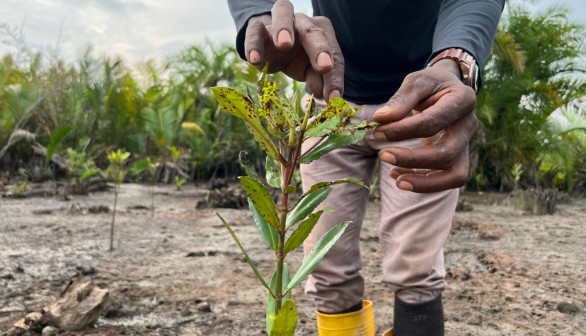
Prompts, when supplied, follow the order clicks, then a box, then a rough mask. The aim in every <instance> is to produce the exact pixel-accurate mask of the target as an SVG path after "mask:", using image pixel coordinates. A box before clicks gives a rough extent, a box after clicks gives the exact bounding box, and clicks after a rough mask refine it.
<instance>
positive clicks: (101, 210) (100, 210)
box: [87, 205, 110, 214]
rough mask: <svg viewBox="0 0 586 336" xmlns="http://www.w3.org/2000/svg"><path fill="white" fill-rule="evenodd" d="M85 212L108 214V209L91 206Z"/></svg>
mask: <svg viewBox="0 0 586 336" xmlns="http://www.w3.org/2000/svg"><path fill="white" fill-rule="evenodd" d="M87 211H88V212H89V213H92V214H100V213H109V212H110V208H109V207H107V206H105V205H92V206H90V207H89V208H88V209H87Z"/></svg>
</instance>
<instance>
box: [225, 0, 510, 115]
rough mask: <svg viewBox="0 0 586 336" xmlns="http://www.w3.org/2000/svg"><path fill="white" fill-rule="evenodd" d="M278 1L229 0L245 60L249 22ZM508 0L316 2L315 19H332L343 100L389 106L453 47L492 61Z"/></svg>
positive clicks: (482, 63)
mask: <svg viewBox="0 0 586 336" xmlns="http://www.w3.org/2000/svg"><path fill="white" fill-rule="evenodd" d="M274 2H275V1H274V0H228V5H229V6H230V11H231V13H232V17H233V18H234V21H235V23H236V29H237V30H238V37H237V39H236V46H237V49H238V52H239V53H240V56H241V57H243V58H244V32H245V30H246V25H247V22H248V19H249V18H250V17H252V16H255V15H260V14H264V13H270V11H271V8H272V7H273V3H274ZM504 2H505V0H410V1H399V0H378V1H372V0H371V1H369V0H335V1H333V0H312V4H313V10H314V15H315V16H326V17H328V18H329V19H330V20H331V22H332V25H333V26H334V30H335V31H336V38H337V39H338V43H339V44H340V47H341V49H342V54H343V55H344V60H345V63H346V69H345V77H344V86H345V88H344V98H345V99H347V100H349V101H352V102H355V103H358V104H377V103H383V102H386V101H387V100H388V99H389V98H390V97H391V96H392V95H393V94H394V92H395V91H396V90H397V89H398V88H399V86H400V85H401V82H402V81H403V79H404V78H405V76H406V75H407V74H409V73H411V72H413V71H417V70H420V69H422V68H423V67H425V65H426V63H427V61H428V60H429V59H430V57H432V56H433V55H435V54H437V53H439V52H441V51H442V50H444V49H447V48H451V47H458V48H462V49H464V50H466V51H468V52H469V53H471V54H472V55H473V56H474V57H475V58H476V60H477V62H478V64H479V65H480V67H481V68H482V67H483V66H484V64H485V63H486V60H487V59H488V56H489V54H490V51H491V49H492V44H493V41H494V36H495V33H496V27H497V25H498V21H499V19H500V15H501V12H502V8H503V6H504Z"/></svg>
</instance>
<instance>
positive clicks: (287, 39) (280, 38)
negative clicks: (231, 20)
mask: <svg viewBox="0 0 586 336" xmlns="http://www.w3.org/2000/svg"><path fill="white" fill-rule="evenodd" d="M245 53H246V57H247V60H248V62H249V63H251V64H252V65H254V66H256V67H257V68H258V69H260V68H262V67H263V66H264V65H265V64H266V63H268V64H269V69H268V71H269V73H274V72H278V71H282V72H283V73H285V74H286V75H287V76H289V77H291V78H293V79H295V80H298V81H307V84H308V87H309V90H310V91H311V92H312V93H314V94H315V95H316V97H323V98H325V99H326V100H328V99H332V98H335V97H341V96H342V95H343V93H344V57H343V56H342V51H341V49H340V46H339V44H338V42H337V40H336V34H335V32H334V28H333V27H332V24H331V22H330V20H329V19H327V18H325V17H309V16H307V15H305V14H302V13H297V14H294V8H293V5H292V4H291V2H290V1H288V0H278V1H276V2H275V4H274V5H273V8H272V11H271V15H261V16H258V17H253V18H251V19H250V20H249V23H248V28H247V30H246V36H245Z"/></svg>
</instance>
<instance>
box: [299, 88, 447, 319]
mask: <svg viewBox="0 0 586 336" xmlns="http://www.w3.org/2000/svg"><path fill="white" fill-rule="evenodd" d="M305 100H307V97H306V98H305ZM321 104H322V105H323V104H324V103H323V101H322V102H321ZM322 107H323V106H322ZM379 107H380V105H365V106H363V107H362V108H361V109H360V110H359V111H358V113H357V115H356V116H355V118H358V119H365V120H368V121H372V115H373V114H374V111H376V110H377V109H378V108H379ZM315 141H317V139H315V140H314V139H310V140H308V141H307V142H306V143H305V144H304V149H308V148H310V146H311V145H312V144H314V143H315ZM389 145H393V146H403V147H409V148H413V147H417V146H420V145H421V141H420V140H419V139H413V140H408V141H401V142H396V143H390V142H379V141H376V140H374V138H373V136H372V132H370V133H369V134H368V135H367V136H366V138H365V139H364V140H363V141H361V142H360V143H358V144H356V145H351V146H347V147H343V148H340V149H337V150H334V151H332V152H330V153H328V154H326V155H324V156H323V157H322V158H320V159H319V160H316V161H313V162H311V163H309V164H307V165H301V176H302V182H303V189H304V190H308V189H309V187H311V186H312V185H313V184H315V183H317V182H321V181H333V180H336V179H340V178H345V177H354V178H357V179H360V180H362V181H364V182H365V183H366V184H367V185H369V184H370V182H371V179H372V175H373V171H374V168H375V164H376V161H377V160H378V151H379V150H380V149H382V148H384V147H387V146H389ZM391 168H392V165H390V164H388V163H385V162H381V169H380V181H381V182H380V189H381V222H380V226H379V237H380V243H381V247H382V251H383V265H382V266H383V267H382V272H383V274H382V276H383V282H384V283H385V284H386V285H387V286H388V287H389V289H390V290H391V291H393V292H395V295H397V296H398V297H399V298H400V299H401V300H402V301H404V302H408V303H422V302H427V301H430V300H432V299H434V298H435V297H437V296H438V295H439V294H440V293H441V291H442V290H443V288H444V287H445V280H444V278H445V275H446V272H445V268H444V258H443V245H444V242H445V240H446V238H447V237H448V234H449V230H450V226H451V222H452V218H453V215H454V211H455V208H456V203H457V199H458V190H457V189H453V190H448V191H443V192H437V193H430V194H417V193H413V192H408V191H403V190H400V189H398V188H397V187H396V185H395V181H394V180H393V179H392V178H391V177H390V176H389V171H390V169H391ZM332 189H333V190H332V192H331V193H330V195H329V197H328V198H327V199H326V201H324V203H322V205H321V206H322V207H325V206H328V205H330V206H332V207H333V208H334V212H333V213H332V212H325V213H324V214H323V215H322V217H321V219H320V222H319V223H318V224H317V225H316V227H315V228H314V229H313V231H312V232H311V235H310V236H309V238H308V239H307V240H306V241H305V243H304V252H305V254H306V255H307V253H309V251H310V250H311V248H312V247H313V245H314V244H315V243H316V242H317V241H318V240H319V238H320V237H321V236H323V235H324V234H325V233H326V232H327V231H328V230H329V229H330V228H331V227H332V226H334V225H336V224H338V223H341V222H344V221H347V220H352V224H350V225H349V226H348V228H347V229H346V231H345V232H344V234H343V235H342V237H341V238H340V239H339V240H338V242H337V243H336V244H335V245H334V246H333V247H332V249H331V250H330V251H329V252H328V253H327V254H326V256H325V257H324V259H323V260H322V261H321V262H320V263H319V265H318V266H317V267H316V268H315V270H314V271H313V273H312V275H311V276H310V277H309V278H308V281H307V283H306V286H305V292H306V293H307V295H308V296H310V297H311V298H313V299H314V301H315V303H316V306H317V309H318V310H319V311H320V312H323V313H330V314H331V313H337V312H340V311H343V310H345V309H348V308H350V307H352V306H354V305H356V304H358V303H359V302H361V301H362V299H363V293H364V278H363V277H362V275H361V274H360V269H361V258H360V247H359V243H360V228H361V226H362V221H363V219H364V214H365V209H366V203H367V201H368V191H367V190H366V189H364V188H361V187H359V186H356V185H354V184H341V185H335V186H333V187H332Z"/></svg>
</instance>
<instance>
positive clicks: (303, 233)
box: [283, 210, 324, 254]
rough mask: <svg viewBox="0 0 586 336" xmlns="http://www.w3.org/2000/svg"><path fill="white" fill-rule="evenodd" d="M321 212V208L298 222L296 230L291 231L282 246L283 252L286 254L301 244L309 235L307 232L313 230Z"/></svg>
mask: <svg viewBox="0 0 586 336" xmlns="http://www.w3.org/2000/svg"><path fill="white" fill-rule="evenodd" d="M323 212H324V211H323V210H320V211H318V212H316V213H312V214H311V215H309V217H308V218H307V219H306V220H304V221H303V222H301V224H299V227H298V228H297V230H295V231H293V233H292V234H291V237H289V239H287V242H286V243H285V246H284V247H283V253H284V254H287V253H289V252H291V251H293V250H295V249H296V248H298V247H299V246H301V244H303V242H304V241H305V239H306V238H307V236H309V233H311V230H313V228H314V227H315V224H316V223H317V221H318V220H319V218H320V217H321V215H322V213H323Z"/></svg>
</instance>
